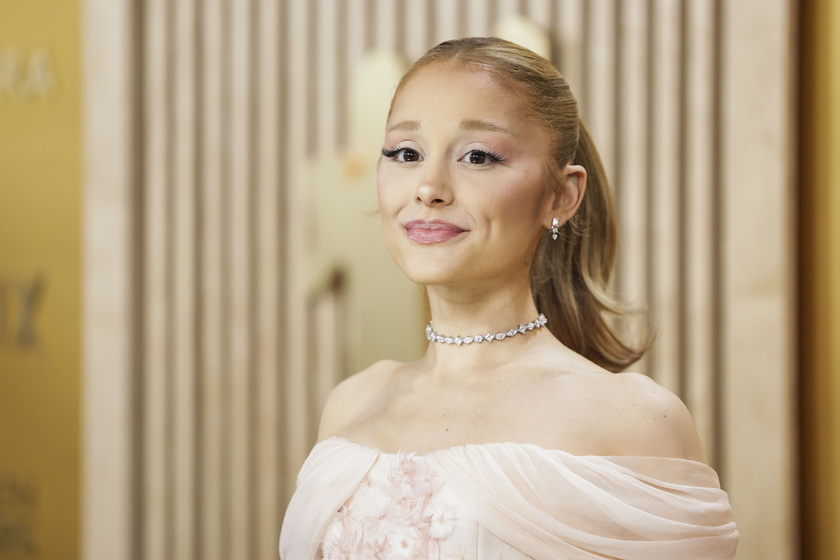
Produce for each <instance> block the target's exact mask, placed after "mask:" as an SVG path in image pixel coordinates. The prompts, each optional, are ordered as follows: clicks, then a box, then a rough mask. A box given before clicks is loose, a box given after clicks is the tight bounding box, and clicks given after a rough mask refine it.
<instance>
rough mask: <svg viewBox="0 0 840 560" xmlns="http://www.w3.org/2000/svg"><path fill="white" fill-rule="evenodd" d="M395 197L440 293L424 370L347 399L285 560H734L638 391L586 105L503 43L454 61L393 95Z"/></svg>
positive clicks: (716, 520) (412, 75) (326, 425)
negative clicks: (619, 327)
mask: <svg viewBox="0 0 840 560" xmlns="http://www.w3.org/2000/svg"><path fill="white" fill-rule="evenodd" d="M377 191H378V196H379V204H380V214H381V219H382V226H383V232H384V235H385V239H386V243H387V245H388V248H389V251H390V252H391V255H392V256H393V258H394V259H395V261H396V262H397V264H398V265H399V266H400V268H401V269H402V270H403V271H404V272H405V274H406V275H407V276H408V277H409V278H410V279H411V280H413V281H414V282H417V283H418V284H422V285H424V286H426V290H427V293H428V297H429V304H430V307H431V314H432V319H433V320H432V323H430V324H429V325H428V326H427V328H426V336H427V338H428V340H429V345H428V350H427V351H426V353H425V355H424V356H423V357H422V358H421V359H420V360H419V361H417V362H412V363H396V362H392V361H384V362H379V363H377V364H375V365H373V366H371V367H370V368H368V369H367V370H365V371H362V372H361V373H359V374H357V375H355V376H353V377H351V378H349V379H347V380H346V381H344V382H343V383H341V384H340V385H339V386H337V387H336V388H335V389H334V390H333V392H332V394H331V395H330V397H329V399H328V402H327V405H326V407H325V410H324V412H323V416H322V420H321V427H320V433H319V440H320V442H319V443H318V444H317V445H316V446H315V448H314V449H313V451H312V453H311V454H310V456H309V458H308V459H307V461H306V464H305V465H304V466H303V469H302V470H301V473H300V476H299V478H298V490H297V493H296V494H295V496H294V497H293V499H292V501H291V504H290V505H289V509H288V511H287V514H286V519H285V521H284V526H283V531H282V536H281V542H280V550H281V556H282V557H283V558H284V560H310V559H312V558H322V557H323V558H327V559H334V558H473V559H478V560H481V559H490V558H493V559H497V558H501V559H506V560H509V559H525V558H540V559H543V558H544V559H552V560H553V559H559V558H562V559H594V558H621V559H634V560H636V559H638V560H642V559H644V560H651V559H657V560H662V559H667V558H674V559H677V558H678V559H681V560H682V559H686V558H692V559H700V558H709V559H711V558H715V559H728V558H733V557H734V553H735V547H736V545H737V539H738V534H737V532H736V530H735V526H734V523H733V522H732V515H731V510H730V507H729V503H728V500H727V496H726V494H725V493H724V492H723V491H722V490H720V488H719V486H718V480H717V476H716V474H715V473H714V471H713V470H712V469H711V468H709V467H708V466H707V465H706V464H705V457H704V454H703V449H702V446H701V444H700V441H699V438H698V436H697V432H696V430H695V428H694V426H693V423H692V420H691V418H690V416H689V414H688V411H687V410H686V408H685V406H684V405H683V404H682V402H680V400H679V399H678V398H677V397H675V396H674V395H673V394H671V393H669V392H668V391H666V390H665V389H663V388H661V387H659V386H658V385H656V384H655V383H654V382H653V381H651V380H650V379H649V378H647V377H645V376H643V375H639V374H634V373H621V374H614V373H612V372H617V371H622V370H623V369H624V368H625V367H627V366H629V365H630V364H631V363H633V362H634V361H636V360H637V359H638V358H639V357H640V355H641V353H642V350H640V349H636V348H633V347H632V346H631V345H628V344H625V343H624V342H622V340H621V338H620V337H619V336H618V335H617V334H616V332H615V331H614V330H613V328H612V327H611V324H610V322H608V321H607V319H606V316H607V315H614V316H620V309H619V307H618V305H617V304H616V303H614V302H613V301H611V300H610V299H609V297H608V295H607V292H606V290H607V286H608V284H609V280H610V275H611V272H612V266H613V260H614V256H615V251H616V243H617V239H616V224H615V210H614V207H613V203H612V195H611V193H610V190H609V187H608V185H607V183H606V180H605V177H604V174H603V171H602V168H601V164H600V161H599V158H598V155H597V152H596V151H595V149H594V147H593V146H592V144H591V142H590V140H589V137H588V134H587V132H586V130H585V128H584V127H583V125H582V124H581V123H580V120H579V117H578V113H577V105H576V102H575V100H574V98H573V96H572V94H571V92H570V91H569V88H568V85H567V84H566V82H565V80H564V79H563V78H562V76H560V74H559V73H558V72H557V71H556V70H555V69H554V68H553V67H552V66H551V64H550V63H549V62H548V61H546V60H545V59H543V58H541V57H539V56H537V55H536V54H534V53H532V52H530V51H528V50H527V49H524V48H522V47H519V46H517V45H515V44H512V43H509V42H506V41H503V40H500V39H479V38H471V39H462V40H457V41H448V42H445V43H442V44H440V45H438V46H437V47H435V48H433V49H432V50H431V51H429V52H428V53H426V54H425V55H424V56H423V57H422V58H420V59H419V60H418V61H417V62H416V63H415V64H414V65H413V66H412V67H411V68H410V69H409V70H408V72H407V73H406V75H405V76H404V77H403V79H402V81H401V82H400V84H399V86H398V88H397V91H396V94H395V96H394V99H393V102H392V106H391V111H390V114H389V117H388V122H387V127H386V136H385V147H384V148H383V150H382V159H381V160H380V164H379V170H378V176H377Z"/></svg>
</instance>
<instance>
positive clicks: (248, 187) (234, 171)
mask: <svg viewBox="0 0 840 560" xmlns="http://www.w3.org/2000/svg"><path fill="white" fill-rule="evenodd" d="M251 9H252V4H251V1H250V0H247V1H246V0H243V1H236V2H233V1H232V2H231V3H230V21H229V25H230V37H231V40H230V61H231V62H230V64H231V66H230V98H229V100H228V102H229V105H228V107H227V111H229V113H230V131H229V135H228V137H227V139H228V145H227V153H228V157H229V161H230V164H229V165H230V178H229V179H230V182H229V184H228V188H229V202H230V206H229V207H228V208H227V209H226V211H227V212H228V215H229V219H230V237H229V238H228V239H227V240H223V242H227V243H228V244H229V245H228V246H229V259H230V260H229V262H228V263H227V264H228V266H229V267H230V323H229V326H230V329H229V331H228V337H229V340H230V369H229V370H228V371H227V372H225V373H226V375H227V376H228V379H229V387H230V393H229V394H228V395H226V398H227V399H229V403H230V405H229V406H230V428H229V430H230V434H231V437H230V447H229V448H228V449H226V450H225V452H226V453H227V454H228V456H229V461H230V477H231V478H230V480H231V486H230V497H229V500H230V527H229V528H228V530H229V531H230V551H229V554H230V557H232V558H248V557H250V556H251V552H252V551H251V539H250V537H251V534H250V527H251V525H252V524H253V523H255V522H256V520H255V519H253V518H252V511H251V508H250V504H249V499H250V497H251V496H252V492H251V483H252V480H253V478H252V474H253V473H252V472H251V461H252V457H253V452H254V440H253V435H254V434H253V431H252V425H251V415H250V412H251V406H250V405H251V403H250V398H251V394H252V393H251V391H252V383H253V380H254V379H253V378H254V375H253V373H254V372H253V369H254V368H253V361H252V357H253V346H252V341H253V339H254V335H255V333H254V328H253V326H254V325H253V321H252V309H253V303H254V301H253V293H252V287H253V286H252V284H251V278H252V274H253V255H252V252H251V249H252V246H251V243H252V230H251V220H252V208H253V207H252V204H253V199H252V196H253V194H252V184H253V183H252V180H253V174H252V159H251V154H252V153H253V151H252V149H253V141H252V140H253V130H252V120H251V119H252V114H251V111H252V108H253V101H254V98H253V95H252V92H253V90H252V73H251V70H252V68H251V57H252V56H253V44H252V27H251V23H252V16H251Z"/></svg>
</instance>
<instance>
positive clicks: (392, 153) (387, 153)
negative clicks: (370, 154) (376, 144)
mask: <svg viewBox="0 0 840 560" xmlns="http://www.w3.org/2000/svg"><path fill="white" fill-rule="evenodd" d="M406 149H407V148H404V147H403V146H394V147H393V148H382V155H383V156H384V157H386V158H389V159H393V158H394V157H396V155H397V154H398V153H400V152H401V151H403V150H406Z"/></svg>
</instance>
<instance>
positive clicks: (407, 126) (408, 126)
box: [388, 121, 420, 132]
mask: <svg viewBox="0 0 840 560" xmlns="http://www.w3.org/2000/svg"><path fill="white" fill-rule="evenodd" d="M419 129H420V121H400V122H398V123H396V124H393V125H391V126H390V127H389V128H388V132H391V131H392V130H408V131H411V130H419Z"/></svg>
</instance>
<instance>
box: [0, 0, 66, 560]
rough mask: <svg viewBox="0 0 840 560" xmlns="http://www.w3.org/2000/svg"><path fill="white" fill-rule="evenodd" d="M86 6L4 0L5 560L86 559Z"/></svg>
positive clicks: (0, 94) (1, 324) (0, 463)
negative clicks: (82, 411) (82, 398)
mask: <svg viewBox="0 0 840 560" xmlns="http://www.w3.org/2000/svg"><path fill="white" fill-rule="evenodd" d="M79 18H80V13H79V2H77V1H75V0H66V1H61V2H50V1H47V0H36V1H27V2H19V1H17V0H0V559H2V560H18V559H21V560H26V559H30V558H33V559H34V558H39V559H53V558H55V559H65V558H66V559H73V558H77V557H78V554H79V552H78V551H79V529H80V523H79V496H80V487H79V474H80V469H79V457H80V432H79V395H80V381H79V378H80V367H79V360H80V330H81V326H80V325H81V322H80V302H81V294H80V290H81V276H80V274H81V273H80V271H81V260H80V259H81V235H80V227H81V208H80V206H81V160H80V157H81V139H80V133H81V126H80V99H81V96H80V64H79V62H80V61H79V58H80V45H79V39H80V37H79Z"/></svg>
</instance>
